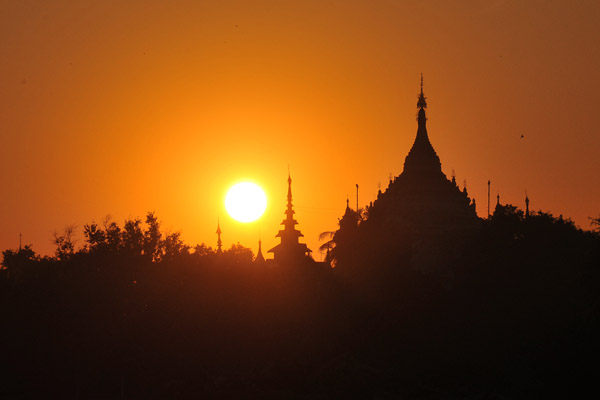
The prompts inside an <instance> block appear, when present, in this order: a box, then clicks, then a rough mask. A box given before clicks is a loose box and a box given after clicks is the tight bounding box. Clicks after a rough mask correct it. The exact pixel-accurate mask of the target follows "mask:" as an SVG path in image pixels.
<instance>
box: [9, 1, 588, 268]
mask: <svg viewBox="0 0 600 400" xmlns="http://www.w3.org/2000/svg"><path fill="white" fill-rule="evenodd" d="M598 21H600V3H599V2H597V1H578V2H567V1H501V0H497V1H462V2H447V1H391V0H388V1H383V0H379V1H372V0H371V1H350V0H344V1H324V0H321V1H297V2H294V3H292V2H288V1H214V2H209V1H178V2H176V1H150V0H144V1H122V0H119V1H110V0H98V1H81V0H79V1H60V0H53V1H27V0H19V1H3V2H1V3H0V57H1V62H0V135H1V141H0V144H1V149H2V153H1V154H0V184H1V187H2V189H1V192H0V193H1V199H0V250H3V249H6V248H16V247H17V246H18V241H19V233H20V232H21V233H22V234H23V242H24V243H32V244H33V248H34V250H36V251H38V252H40V253H42V254H51V253H52V252H53V245H52V244H51V239H52V233H53V232H54V231H55V230H59V231H60V230H61V229H62V228H63V227H64V226H65V225H68V224H76V225H78V226H79V228H80V230H79V237H80V242H79V244H81V242H82V235H81V227H82V226H83V224H85V223H89V222H90V221H91V220H96V221H97V222H100V221H101V220H102V219H103V218H104V216H105V215H107V214H110V215H112V217H113V218H114V219H115V220H116V221H118V222H120V223H121V224H122V222H123V220H124V219H125V218H128V217H141V218H143V217H144V215H145V214H146V212H147V211H155V212H156V214H157V215H158V217H159V219H160V220H161V221H162V222H163V227H164V229H165V230H169V229H170V230H171V231H177V230H180V231H181V232H182V236H183V238H184V240H185V241H186V242H187V243H188V244H191V245H194V244H196V243H201V242H205V243H207V244H209V245H212V246H215V244H216V235H215V230H216V224H217V218H218V217H220V219H221V228H222V230H223V242H224V244H225V246H226V247H229V246H231V244H232V243H235V242H240V243H241V244H243V245H245V246H248V247H252V248H253V249H254V250H255V251H256V248H257V241H258V236H259V232H260V233H261V234H262V238H263V246H264V247H263V249H265V250H266V249H267V248H270V247H272V246H274V245H275V244H277V243H278V241H277V240H276V238H275V235H276V233H277V231H278V230H279V229H280V226H279V223H280V222H281V220H282V219H283V217H284V216H283V211H284V207H285V201H286V193H287V192H286V190H287V188H286V186H287V182H286V179H287V168H288V164H289V166H290V169H291V173H292V178H293V193H294V204H295V209H296V219H297V220H298V221H299V222H300V225H299V229H300V230H301V231H302V232H303V233H304V235H305V238H304V239H305V242H306V243H307V244H308V245H309V247H310V248H312V249H313V251H314V252H315V258H316V259H320V255H319V253H318V251H317V249H318V245H319V243H318V241H317V237H318V235H319V233H320V232H323V231H327V230H335V229H336V228H337V221H338V218H339V217H341V215H342V213H343V211H344V208H345V205H346V196H347V195H349V196H350V198H351V204H352V205H353V204H355V197H354V196H355V184H357V183H358V184H359V185H360V205H361V207H362V206H364V205H365V204H368V202H369V201H372V200H373V199H374V198H375V196H376V193H377V190H378V185H381V188H382V189H385V188H386V187H387V181H388V179H389V176H390V174H393V175H398V174H400V173H401V172H402V168H403V163H404V158H405V156H406V154H407V152H408V150H409V149H410V146H411V145H412V142H413V140H414V136H415V133H416V128H417V125H416V121H415V117H416V100H417V93H418V91H419V76H420V73H421V72H422V73H423V74H424V79H425V94H426V96H427V97H428V106H429V107H428V118H429V121H428V131H429V136H430V139H431V142H432V144H433V146H434V148H435V149H436V151H437V153H438V155H439V156H440V159H441V161H442V169H443V171H444V172H445V173H446V175H447V176H448V177H450V175H451V173H452V170H453V169H454V170H455V173H456V177H457V181H458V182H459V183H461V187H462V182H463V180H466V181H467V189H468V191H469V194H470V195H471V196H472V197H475V198H476V201H477V205H478V208H477V209H478V213H479V215H480V216H486V215H487V209H486V208H487V181H488V179H491V181H492V197H493V198H494V199H495V196H496V193H500V196H501V201H502V202H503V203H504V202H508V203H512V204H515V205H518V206H520V207H524V198H525V191H527V193H528V195H529V198H530V200H531V208H532V209H535V210H538V209H541V210H544V211H547V212H552V213H553V214H556V215H558V214H563V215H565V216H568V217H570V218H572V219H573V220H574V221H575V222H576V223H577V224H578V225H579V226H581V227H582V228H585V229H589V220H588V217H590V216H598V215H599V214H600V185H598V172H599V171H600V156H599V154H600V135H599V133H598V127H599V126H600V112H598V105H599V103H600V102H599V101H598V94H599V93H600V46H599V45H598V43H600V24H598ZM521 134H523V135H524V136H525V137H524V138H523V139H520V135H521ZM246 179H247V180H252V181H254V182H256V183H258V184H260V185H261V186H262V187H263V188H264V189H265V191H266V192H267V196H268V200H269V205H268V208H267V212H266V213H265V215H264V216H263V217H262V218H261V219H260V220H258V221H257V222H255V223H251V224H241V223H238V222H236V221H234V220H232V219H231V218H230V217H228V216H227V214H226V212H225V210H224V206H223V200H224V197H225V192H226V190H227V188H228V187H229V186H231V185H232V184H233V183H235V182H237V181H240V180H246ZM493 202H494V200H493Z"/></svg>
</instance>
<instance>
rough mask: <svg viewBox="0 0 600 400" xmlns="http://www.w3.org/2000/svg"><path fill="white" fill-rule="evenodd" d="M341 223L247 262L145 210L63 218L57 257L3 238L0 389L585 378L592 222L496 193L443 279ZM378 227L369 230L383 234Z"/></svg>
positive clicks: (597, 292) (551, 391) (372, 387)
mask: <svg viewBox="0 0 600 400" xmlns="http://www.w3.org/2000/svg"><path fill="white" fill-rule="evenodd" d="M355 217H356V218H355V222H354V224H355V226H358V225H359V224H360V223H361V217H360V216H359V215H356V216H355ZM346 222H348V221H346ZM342 223H343V222H342ZM350 228H351V229H349V230H345V231H344V230H340V231H341V234H342V236H340V231H338V232H337V233H336V236H337V240H338V242H337V243H336V236H334V241H333V242H332V243H331V247H334V250H333V251H332V252H331V254H330V257H331V258H330V259H331V260H332V262H333V263H334V265H335V268H325V267H324V266H323V265H321V264H319V263H312V262H303V263H301V264H299V265H279V266H275V265H272V264H269V263H266V264H257V263H253V262H252V258H253V256H252V252H251V251H250V250H249V249H247V248H245V247H243V246H241V245H234V246H233V247H232V248H230V249H228V250H226V251H224V252H223V253H222V254H217V252H216V251H215V250H213V249H212V248H210V247H208V246H205V245H199V246H196V247H194V248H192V247H190V246H188V245H186V244H185V243H183V242H182V240H181V238H180V236H179V234H177V233H171V234H165V233H163V232H162V231H161V227H160V224H159V223H158V220H157V218H156V217H155V215H154V214H152V213H150V214H148V215H147V216H146V219H145V220H144V222H142V220H140V219H131V220H128V221H126V222H125V223H124V225H123V226H119V225H118V224H117V223H115V222H113V221H110V220H106V221H104V222H103V223H102V224H101V225H98V224H95V223H91V224H88V225H86V226H84V228H83V232H84V242H83V244H82V245H81V246H80V247H79V248H76V246H75V243H74V230H73V229H72V228H67V229H66V230H65V231H64V232H62V233H60V234H57V235H55V244H56V253H55V255H54V256H53V257H40V256H39V255H37V254H36V253H35V252H34V251H33V250H32V248H31V246H24V247H23V248H22V249H18V250H5V251H4V252H3V256H4V257H3V262H2V266H3V269H2V270H1V271H0V289H1V292H0V319H1V320H2V329H1V331H0V343H3V344H4V348H3V351H2V354H3V356H2V365H3V368H4V372H3V373H2V374H0V398H2V397H4V398H39V397H45V398H73V399H78V398H80V399H90V398H102V399H112V398H114V399H117V398H130V399H148V398H157V399H158V398H161V399H162V398H211V397H212V398H227V397H231V398H305V397H306V398H315V397H319V398H348V397H357V396H358V397H364V398H402V397H404V398H447V397H456V398H532V397H533V398H535V397H543V396H544V395H546V396H548V395H553V396H556V395H558V394H564V395H572V394H574V393H578V392H579V391H581V390H583V389H584V388H585V389H589V388H592V389H593V385H592V383H593V382H595V380H596V379H597V378H599V377H598V372H597V369H596V368H589V367H588V365H591V364H589V363H595V362H596V360H595V355H594V354H597V352H598V350H600V349H598V344H597V337H599V334H600V329H599V328H600V320H599V317H600V314H599V311H600V308H599V306H600V301H599V300H600V287H599V285H600V269H599V268H600V237H599V234H598V232H597V231H583V230H581V229H578V228H576V227H575V225H574V224H573V223H572V222H571V221H569V220H567V219H563V218H562V217H554V216H552V215H550V214H546V213H542V212H536V213H531V214H530V215H528V216H525V215H524V213H523V212H522V211H521V210H519V209H517V208H515V207H513V206H510V205H507V206H500V207H498V208H497V209H496V211H495V213H494V215H493V216H492V218H490V219H489V220H485V221H483V220H482V221H481V226H480V230H479V232H478V235H477V237H476V238H474V239H473V242H472V243H471V244H470V246H469V247H468V248H467V249H465V250H464V251H463V252H462V253H461V254H460V255H459V257H458V258H457V262H456V263H455V264H454V266H453V271H452V277H453V279H452V284H451V285H448V284H447V282H446V281H443V280H440V279H439V277H436V276H432V275H429V274H425V273H422V272H421V271H419V270H417V269H414V268H411V267H409V266H408V265H409V262H408V261H409V260H410V257H411V254H410V251H409V249H408V247H399V248H398V249H396V251H392V250H390V251H388V252H383V253H382V252H375V251H374V250H373V248H372V247H371V248H369V247H368V246H361V245H360V243H356V241H355V240H354V239H353V232H354V231H353V230H352V229H353V228H352V224H350ZM378 234H379V235H381V237H374V238H372V243H377V242H378V239H379V242H382V243H383V242H385V240H386V239H385V235H386V232H379V233H378ZM409 236H410V235H408V234H407V240H410V238H409ZM340 238H341V240H340ZM344 241H345V243H352V244H353V245H352V246H351V247H346V248H345V245H344ZM594 390H597V389H594Z"/></svg>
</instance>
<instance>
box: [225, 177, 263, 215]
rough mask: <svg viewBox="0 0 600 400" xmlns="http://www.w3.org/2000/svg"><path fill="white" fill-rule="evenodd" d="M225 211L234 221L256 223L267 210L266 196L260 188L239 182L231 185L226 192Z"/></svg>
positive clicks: (252, 184) (249, 183)
mask: <svg viewBox="0 0 600 400" xmlns="http://www.w3.org/2000/svg"><path fill="white" fill-rule="evenodd" d="M225 209H226V210H227V212H228V213H229V215H231V218H233V219H235V220H236V221H239V222H252V221H256V220H257V219H258V218H260V216H261V215H263V213H264V212H265V210H266V209H267V196H266V195H265V192H264V191H263V190H262V189H261V188H260V186H258V185H256V184H254V183H251V182H241V183H238V184H236V185H233V186H232V187H231V188H230V189H229V191H228V192H227V195H226V196H225Z"/></svg>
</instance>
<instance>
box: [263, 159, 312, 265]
mask: <svg viewBox="0 0 600 400" xmlns="http://www.w3.org/2000/svg"><path fill="white" fill-rule="evenodd" d="M294 213H295V211H294V208H293V204H292V177H291V175H290V172H289V167H288V194H287V207H286V209H285V213H284V214H285V219H284V220H283V221H281V225H283V229H281V230H280V231H279V233H278V234H277V235H276V237H279V238H281V243H280V244H278V245H277V246H275V247H273V248H272V249H271V250H269V252H270V253H274V254H275V260H277V259H278V258H280V257H281V256H282V255H283V256H284V257H285V255H286V254H287V255H294V254H295V255H296V256H302V257H303V256H304V255H305V254H307V253H309V252H310V251H311V250H309V249H308V248H307V247H306V244H304V243H299V242H298V238H300V237H303V236H304V235H303V234H302V233H301V232H300V231H299V230H297V229H296V225H297V224H298V221H296V220H295V219H294Z"/></svg>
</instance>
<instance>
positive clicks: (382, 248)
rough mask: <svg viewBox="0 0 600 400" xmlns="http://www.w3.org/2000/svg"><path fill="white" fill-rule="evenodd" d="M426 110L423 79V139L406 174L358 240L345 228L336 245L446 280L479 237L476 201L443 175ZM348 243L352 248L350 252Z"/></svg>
mask: <svg viewBox="0 0 600 400" xmlns="http://www.w3.org/2000/svg"><path fill="white" fill-rule="evenodd" d="M426 109H427V101H426V97H425V95H424V93H423V76H422V75H421V92H420V94H419V95H418V100H417V134H416V137H415V140H414V142H413V145H412V147H411V149H410V151H409V152H408V154H407V156H406V158H405V159H404V169H403V171H402V173H401V174H400V175H399V176H397V177H395V178H394V179H390V183H389V186H388V188H387V189H386V190H385V192H381V191H379V193H378V195H377V199H376V200H375V201H374V202H373V203H372V205H371V206H369V207H368V208H367V212H366V216H367V217H366V218H365V219H364V220H362V221H360V223H359V224H358V227H357V228H358V229H356V230H355V227H356V225H355V224H352V225H353V226H352V230H355V232H356V233H355V234H350V229H349V228H346V229H345V227H343V226H342V224H341V223H340V230H339V231H338V233H336V236H338V237H340V238H343V237H344V236H347V237H348V240H342V241H341V242H342V243H336V246H338V249H337V250H338V254H340V255H342V254H346V255H352V254H355V253H356V251H357V250H353V249H351V247H357V246H361V247H363V250H364V254H369V256H370V257H376V256H377V254H382V253H385V254H387V256H386V257H391V258H392V259H397V260H398V261H395V263H397V262H400V263H405V262H408V263H409V264H410V265H411V266H412V267H414V268H415V269H418V270H423V271H426V272H432V273H433V274H435V275H440V274H442V275H443V274H444V273H445V272H447V268H446V267H447V266H448V265H449V264H452V260H453V259H454V258H455V257H454V256H455V255H457V254H459V253H460V251H461V249H462V248H464V246H465V245H466V244H467V243H468V242H469V240H470V239H471V238H472V236H473V233H474V232H476V231H477V229H478V227H479V218H478V217H477V214H476V211H475V200H471V199H470V198H469V196H468V193H467V189H466V185H465V187H463V189H462V190H461V189H460V188H459V187H458V185H457V184H456V179H455V177H454V174H453V176H452V179H451V180H450V179H448V178H447V177H446V175H445V174H444V173H443V172H442V164H441V162H440V158H439V157H438V155H437V153H436V151H435V149H434V148H433V146H432V144H431V142H430V140H429V135H428V132H427V116H426ZM343 231H348V232H347V233H348V235H345V232H343ZM351 238H353V240H350V239H351ZM344 242H347V243H348V244H347V245H345V246H344ZM340 245H342V248H339V246H340ZM344 247H345V250H344ZM394 254H395V256H394ZM353 257H354V256H350V257H349V259H350V261H352V258H353ZM400 259H402V260H403V261H399V260H400ZM407 259H408V260H409V261H406V260H407ZM388 261H389V260H388Z"/></svg>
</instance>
